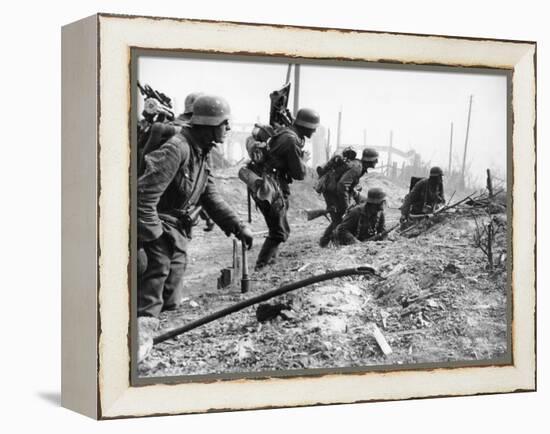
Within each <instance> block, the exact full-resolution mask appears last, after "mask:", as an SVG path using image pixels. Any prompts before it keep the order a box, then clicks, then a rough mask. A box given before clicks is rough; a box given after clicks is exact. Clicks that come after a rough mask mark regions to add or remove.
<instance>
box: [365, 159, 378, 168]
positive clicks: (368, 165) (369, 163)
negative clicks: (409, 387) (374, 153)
mask: <svg viewBox="0 0 550 434" xmlns="http://www.w3.org/2000/svg"><path fill="white" fill-rule="evenodd" d="M376 163H378V160H374V161H365V162H364V164H365V167H366V168H367V169H374V168H375V167H376Z"/></svg>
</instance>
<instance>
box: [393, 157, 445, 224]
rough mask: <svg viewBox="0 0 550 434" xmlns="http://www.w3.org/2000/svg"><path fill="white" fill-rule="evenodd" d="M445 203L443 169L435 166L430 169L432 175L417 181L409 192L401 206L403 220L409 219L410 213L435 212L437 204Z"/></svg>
mask: <svg viewBox="0 0 550 434" xmlns="http://www.w3.org/2000/svg"><path fill="white" fill-rule="evenodd" d="M443 203H445V193H444V191H443V170H441V168H440V167H437V166H434V167H432V168H431V169H430V177H429V178H422V179H420V180H419V181H417V182H416V184H414V186H413V187H412V189H411V191H410V192H409V194H407V196H405V199H404V200H403V205H402V206H401V222H405V221H407V220H408V219H409V215H410V214H415V215H418V214H428V213H431V212H434V211H435V210H436V209H437V206H438V205H440V204H443Z"/></svg>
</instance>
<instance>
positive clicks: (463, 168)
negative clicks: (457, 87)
mask: <svg viewBox="0 0 550 434" xmlns="http://www.w3.org/2000/svg"><path fill="white" fill-rule="evenodd" d="M473 97H474V96H473V95H470V104H469V106H468V123H467V124H466V138H465V139H464V157H463V158H462V171H461V179H462V187H465V186H466V182H465V178H464V171H465V170H466V154H467V151H468V136H469V134H470V116H471V115H472V98H473Z"/></svg>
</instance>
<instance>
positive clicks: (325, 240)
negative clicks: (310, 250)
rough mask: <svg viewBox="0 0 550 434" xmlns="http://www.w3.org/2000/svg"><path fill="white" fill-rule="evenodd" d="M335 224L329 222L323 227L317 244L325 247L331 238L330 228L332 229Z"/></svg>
mask: <svg viewBox="0 0 550 434" xmlns="http://www.w3.org/2000/svg"><path fill="white" fill-rule="evenodd" d="M334 227H335V225H334V224H333V223H331V224H329V225H328V227H327V228H326V229H325V232H323V235H321V239H320V240H319V246H321V247H327V246H328V245H329V243H330V241H331V240H332V230H333V229H334Z"/></svg>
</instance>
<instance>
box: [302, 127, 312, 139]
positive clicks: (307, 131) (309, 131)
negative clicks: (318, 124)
mask: <svg viewBox="0 0 550 434" xmlns="http://www.w3.org/2000/svg"><path fill="white" fill-rule="evenodd" d="M314 132H315V130H313V129H311V128H304V136H305V137H307V138H308V139H311V136H313V133H314Z"/></svg>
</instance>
